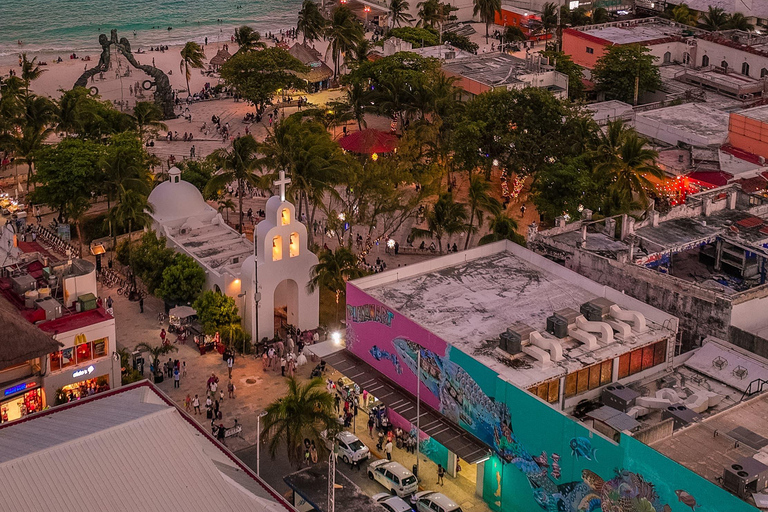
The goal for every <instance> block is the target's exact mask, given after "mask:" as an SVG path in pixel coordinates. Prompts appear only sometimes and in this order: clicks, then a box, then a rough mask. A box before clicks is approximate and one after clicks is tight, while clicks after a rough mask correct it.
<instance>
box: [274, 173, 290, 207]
mask: <svg viewBox="0 0 768 512" xmlns="http://www.w3.org/2000/svg"><path fill="white" fill-rule="evenodd" d="M290 182H291V179H290V178H286V177H285V171H280V179H279V180H277V181H276V182H275V183H276V184H277V185H278V186H279V187H280V200H281V201H285V186H286V185H287V184H289V183H290Z"/></svg>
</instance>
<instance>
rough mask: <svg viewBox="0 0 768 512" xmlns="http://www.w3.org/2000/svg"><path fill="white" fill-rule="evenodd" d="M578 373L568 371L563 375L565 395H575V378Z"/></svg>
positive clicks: (567, 396)
mask: <svg viewBox="0 0 768 512" xmlns="http://www.w3.org/2000/svg"><path fill="white" fill-rule="evenodd" d="M577 376H578V374H576V373H569V374H568V375H566V376H565V397H566V398H570V397H572V396H576V379H577Z"/></svg>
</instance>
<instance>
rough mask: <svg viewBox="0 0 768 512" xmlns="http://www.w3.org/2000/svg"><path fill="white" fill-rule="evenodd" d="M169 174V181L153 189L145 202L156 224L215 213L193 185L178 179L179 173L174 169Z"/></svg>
mask: <svg viewBox="0 0 768 512" xmlns="http://www.w3.org/2000/svg"><path fill="white" fill-rule="evenodd" d="M174 171H175V172H174ZM169 174H170V179H169V180H168V181H166V182H164V183H161V184H160V185H158V186H157V187H155V189H154V190H153V191H152V193H150V194H149V198H147V202H149V204H151V205H152V208H153V209H154V212H153V213H152V217H154V218H155V220H156V221H157V222H160V223H164V222H169V221H174V220H179V219H188V218H190V217H196V216H199V215H203V214H205V215H207V216H210V215H211V214H215V213H216V210H214V209H213V208H212V207H211V206H210V205H209V204H208V203H206V202H205V199H203V194H201V193H200V191H199V190H197V188H196V187H195V186H194V185H192V184H191V183H189V182H187V181H183V180H181V179H179V178H178V176H179V175H180V174H181V172H180V171H179V170H178V169H177V168H176V167H174V168H172V169H171V170H170V171H169Z"/></svg>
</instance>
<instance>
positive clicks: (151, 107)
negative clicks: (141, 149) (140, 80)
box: [133, 101, 168, 141]
mask: <svg viewBox="0 0 768 512" xmlns="http://www.w3.org/2000/svg"><path fill="white" fill-rule="evenodd" d="M133 119H134V121H135V122H136V127H137V128H138V130H139V138H140V139H141V140H142V141H143V140H144V134H145V133H146V132H147V129H149V131H151V132H154V133H157V131H158V130H167V129H168V126H167V125H166V124H164V123H163V122H162V119H163V110H162V109H161V108H160V107H158V106H157V104H156V103H154V102H152V101H139V102H137V103H136V105H135V106H134V107H133Z"/></svg>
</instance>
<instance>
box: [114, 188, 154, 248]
mask: <svg viewBox="0 0 768 512" xmlns="http://www.w3.org/2000/svg"><path fill="white" fill-rule="evenodd" d="M153 211H154V209H153V208H152V205H151V204H149V203H148V202H147V196H146V195H144V194H142V193H141V192H139V191H137V190H134V189H130V188H125V187H121V188H120V194H119V201H118V203H117V204H116V205H115V206H113V207H112V208H111V209H110V210H109V212H107V217H108V219H109V220H110V221H111V222H112V223H113V224H114V225H115V231H114V232H113V233H114V234H113V237H115V238H116V237H117V228H118V227H121V228H123V229H127V231H126V233H128V260H129V261H130V259H131V256H130V254H131V237H130V234H131V232H132V231H133V228H143V227H146V226H148V225H149V224H150V223H151V221H152V217H150V216H149V214H150V213H152V212H153ZM115 238H113V241H114V239H115ZM115 247H116V246H115Z"/></svg>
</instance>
